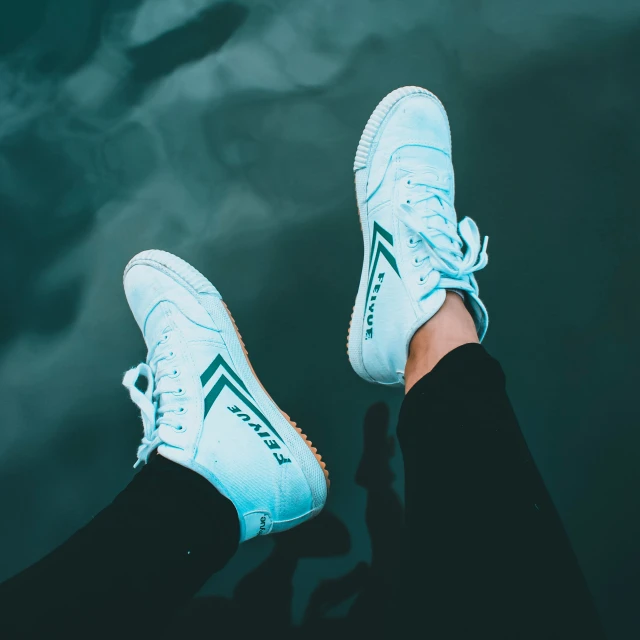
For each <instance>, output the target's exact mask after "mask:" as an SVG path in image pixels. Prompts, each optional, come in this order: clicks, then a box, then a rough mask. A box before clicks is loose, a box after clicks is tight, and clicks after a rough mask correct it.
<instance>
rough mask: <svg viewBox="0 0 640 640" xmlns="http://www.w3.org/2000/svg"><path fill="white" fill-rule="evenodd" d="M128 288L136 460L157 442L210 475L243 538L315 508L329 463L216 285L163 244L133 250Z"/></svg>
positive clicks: (128, 377)
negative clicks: (266, 378) (138, 337)
mask: <svg viewBox="0 0 640 640" xmlns="http://www.w3.org/2000/svg"><path fill="white" fill-rule="evenodd" d="M124 287H125V292H126V296H127V300H128V302H129V306H130V307H131V310H132V312H133V315H134V317H135V319H136V321H137V323H138V325H139V327H140V329H141V331H142V333H143V335H144V339H145V342H146V344H147V348H148V356H147V361H146V362H145V363H142V364H140V365H139V366H138V367H136V368H135V369H132V370H131V371H129V372H127V374H125V377H124V380H123V384H124V385H125V386H126V387H127V388H128V389H129V392H130V394H131V398H132V400H133V401H134V402H135V403H136V404H137V405H138V406H139V407H140V409H141V413H142V421H143V426H144V437H143V439H142V443H141V445H140V447H139V449H138V462H137V463H136V465H135V466H138V464H140V463H142V462H146V461H147V460H148V458H149V455H150V454H151V453H152V452H153V451H154V450H156V449H157V452H158V453H159V454H160V455H162V456H164V457H166V458H168V459H169V460H173V461H174V462H176V463H178V464H180V465H183V466H185V467H188V468H189V469H192V470H193V471H195V472H197V473H199V474H201V475H202V476H204V477H205V478H206V479H207V480H209V481H210V482H211V483H212V484H213V485H214V486H215V487H216V488H217V489H218V490H219V491H220V493H222V494H223V495H224V496H226V497H227V498H229V499H230V500H231V501H232V502H233V504H234V505H235V507H236V510H237V512H238V517H239V521H240V540H241V541H244V540H248V539H249V538H253V537H255V536H258V535H265V534H268V533H271V532H278V531H283V530H286V529H289V528H291V527H293V526H295V525H297V524H299V523H302V522H304V521H305V520H308V519H309V518H311V517H313V516H314V515H316V514H317V513H319V512H320V510H321V509H322V507H323V506H324V503H325V501H326V496H327V488H328V473H327V472H326V470H325V465H324V462H322V461H321V458H320V456H319V455H317V451H316V450H315V449H314V448H312V447H311V442H308V441H307V440H306V436H305V435H304V434H302V432H301V430H300V429H299V428H298V427H296V426H295V424H294V423H292V422H290V420H289V418H288V416H287V415H286V414H283V413H282V412H281V411H280V409H278V407H277V406H276V404H275V403H274V402H273V400H272V399H271V398H270V396H269V395H268V394H267V393H266V391H265V390H264V388H263V387H262V385H261V384H260V382H259V381H258V379H257V377H256V375H255V373H254V372H253V369H252V367H251V365H250V363H249V361H248V358H247V355H246V351H245V349H244V345H243V344H242V341H241V339H240V336H239V335H238V333H237V329H236V327H235V323H234V321H233V319H232V317H231V315H230V314H229V311H228V309H227V307H226V305H225V304H224V302H223V301H222V298H221V296H220V294H219V293H218V291H217V290H216V289H215V287H213V285H212V284H211V283H210V282H209V281H208V280H207V279H206V278H204V276H202V275H201V274H200V273H199V272H198V271H196V270H195V269H194V268H193V267H191V266H190V265H188V264H187V263H186V262H184V261H183V260H181V259H180V258H177V257H176V256H173V255H171V254H169V253H166V252H164V251H145V252H143V253H140V254H138V255H137V256H135V257H134V258H133V259H132V260H131V262H129V264H128V265H127V267H126V270H125V274H124ZM145 378H146V381H145V380H144V379H145ZM145 382H146V388H145V385H144V384H143V383H145Z"/></svg>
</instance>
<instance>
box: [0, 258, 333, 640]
mask: <svg viewBox="0 0 640 640" xmlns="http://www.w3.org/2000/svg"><path fill="white" fill-rule="evenodd" d="M124 285H125V291H126V294H127V299H128V301H129V305H130V306H131V310H132V311H133V314H134V317H135V319H136V321H137V323H138V325H139V327H140V329H141V330H142V333H143V335H144V338H145V342H146V344H147V347H148V349H149V353H148V356H147V361H146V362H145V363H142V364H140V365H139V366H138V367H137V368H135V369H132V370H131V371H129V372H127V374H126V375H125V377H124V381H123V383H124V385H125V386H126V387H127V388H128V389H129V392H130V394H131V398H132V400H133V401H134V402H135V403H136V404H137V405H138V406H139V407H140V409H141V413H142V422H143V426H144V437H143V439H142V444H141V445H140V447H139V449H138V462H137V463H136V466H138V464H140V463H143V462H144V463H146V462H147V461H148V460H149V457H150V456H151V455H153V458H152V463H151V464H150V466H149V468H148V469H145V470H144V471H142V472H141V473H140V474H139V475H138V476H137V477H136V478H135V479H134V480H133V482H132V483H131V484H130V485H129V487H127V489H126V490H125V491H124V492H123V493H121V494H120V495H119V496H118V497H117V498H116V500H115V501H114V502H113V504H112V505H111V506H109V507H107V509H105V510H104V511H103V512H102V513H100V514H99V515H98V516H97V517H96V518H94V519H93V520H92V521H91V522H90V523H89V524H88V525H87V526H86V527H85V528H84V529H82V530H81V531H80V532H78V533H77V534H76V535H75V536H73V537H72V538H71V539H70V540H69V541H68V542H67V543H65V544H64V545H62V546H61V547H60V548H59V549H57V550H56V551H54V552H53V553H52V554H51V555H49V556H47V557H46V558H45V559H44V560H42V561H41V562H39V563H38V564H36V565H34V566H33V567H31V568H30V569H28V570H27V571H25V572H24V573H22V574H20V575H18V576H16V577H15V578H14V579H12V580H10V581H9V582H8V583H6V584H4V585H2V586H0V605H2V611H3V613H2V614H1V615H0V630H1V626H2V625H11V626H12V627H13V635H12V636H10V637H16V635H17V637H20V635H23V636H24V635H26V636H27V637H33V636H35V637H38V638H39V637H45V636H46V637H49V636H51V635H52V632H53V631H54V630H55V631H62V632H65V634H66V636H67V637H69V636H70V635H72V636H74V635H77V634H78V633H79V632H83V633H84V634H87V629H90V630H91V631H90V632H89V635H90V636H91V637H95V635H96V633H99V632H103V633H107V632H108V631H110V632H115V633H117V634H118V635H119V636H121V634H122V633H127V634H128V635H131V634H133V633H134V632H135V631H136V630H138V629H142V630H144V631H146V632H147V633H148V632H149V627H150V626H151V623H152V622H153V621H154V620H156V619H157V620H158V624H159V625H161V626H162V627H163V629H166V628H167V625H169V624H170V623H171V618H172V615H173V613H174V612H175V610H176V609H177V608H178V607H180V606H181V605H182V604H184V603H185V602H186V601H187V600H188V599H189V598H191V597H192V596H193V595H195V593H196V592H197V591H198V589H199V588H200V587H201V586H202V585H203V583H204V582H205V581H206V579H207V578H208V577H209V576H210V575H211V574H212V573H213V572H214V571H216V570H218V569H220V568H221V567H222V566H223V565H224V564H225V563H226V562H227V560H228V559H229V558H230V557H231V555H232V554H233V553H234V551H235V549H236V547H237V545H238V542H244V541H246V540H250V539H251V538H254V537H257V536H262V535H268V534H270V533H277V532H281V531H286V530H288V529H291V528H292V527H294V526H296V525H297V524H301V523H302V522H305V521H307V520H309V519H310V518H312V517H314V516H315V515H317V514H318V513H319V512H320V511H321V509H322V508H323V507H324V503H325V500H326V496H327V490H328V485H329V482H328V472H327V471H326V468H325V464H324V462H322V460H321V457H320V456H319V455H318V453H317V451H316V449H315V448H314V447H312V446H311V442H309V441H308V440H307V438H306V436H305V435H304V434H303V433H302V431H301V430H300V429H299V428H297V427H296V426H295V424H294V423H292V422H291V421H290V420H289V417H288V416H287V415H286V414H284V413H282V412H281V411H280V409H279V408H278V407H277V405H276V404H275V403H274V402H273V400H272V399H271V397H270V396H269V395H268V394H267V392H266V391H265V389H264V388H263V387H262V385H261V384H260V382H259V381H258V379H257V377H256V375H255V372H254V371H253V368H252V367H251V365H250V363H249V360H248V357H247V354H246V351H245V350H244V345H243V344H242V342H241V340H240V336H239V334H238V332H237V329H236V327H235V323H234V322H233V319H232V318H231V315H230V314H229V311H228V309H227V307H226V305H225V304H224V303H223V302H222V298H221V296H220V294H219V293H218V291H217V290H216V289H215V288H214V286H213V285H212V284H211V283H210V282H209V281H208V280H207V279H206V278H205V277H204V276H202V275H201V274H200V273H198V272H197V271H196V270H195V269H194V268H193V267H191V266H190V265H188V264H187V263H186V262H184V261H182V260H180V258H177V257H176V256H172V255H171V254H168V253H165V252H163V251H146V252H143V253H141V254H139V255H138V256H136V257H135V258H134V259H133V260H131V262H130V263H129V265H128V266H127V268H126V270H125V277H124ZM142 379H146V385H141V380H142ZM141 386H143V387H144V391H143V390H142V388H141ZM156 450H157V453H158V455H156V454H155V451H156ZM7 610H8V611H10V614H8V615H6V616H5V615H4V612H5V611H7ZM159 613H160V614H161V615H158V614H159ZM132 627H133V628H132ZM96 630H97V631H96ZM41 631H42V633H41ZM45 632H46V633H45Z"/></svg>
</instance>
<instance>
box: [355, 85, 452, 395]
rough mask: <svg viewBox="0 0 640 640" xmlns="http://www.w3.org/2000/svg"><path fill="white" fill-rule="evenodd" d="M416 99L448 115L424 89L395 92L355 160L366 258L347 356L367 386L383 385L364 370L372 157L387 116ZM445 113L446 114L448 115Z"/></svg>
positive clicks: (372, 120) (365, 133)
mask: <svg viewBox="0 0 640 640" xmlns="http://www.w3.org/2000/svg"><path fill="white" fill-rule="evenodd" d="M413 95H426V96H429V97H430V98H433V99H434V100H435V101H436V102H437V103H438V104H439V105H440V107H441V108H442V110H443V111H445V109H444V106H443V105H442V103H441V102H440V100H439V99H438V97H437V96H436V95H434V94H433V93H431V91H428V90H427V89H423V88H422V87H401V88H400V89H396V90H395V91H392V92H391V93H390V94H389V95H387V96H386V97H385V98H383V99H382V100H381V101H380V103H379V104H378V106H377V107H376V108H375V110H374V112H373V113H372V114H371V117H370V118H369V121H368V122H367V125H366V127H365V128H364V131H363V132H362V136H361V137H360V142H359V143H358V149H357V151H356V157H355V161H354V164H353V171H354V173H355V178H356V179H355V183H356V200H357V202H358V216H359V219H360V228H361V229H362V236H363V241H364V256H363V261H362V273H361V276H360V285H359V287H358V293H357V295H356V302H355V305H354V307H353V312H352V313H351V321H350V323H349V332H348V334H347V355H348V356H349V362H350V363H351V366H352V367H353V370H354V371H355V372H356V373H357V374H358V375H359V376H360V377H361V378H362V379H363V380H366V381H367V382H372V383H376V384H380V383H379V381H378V380H375V379H374V378H372V377H371V375H369V373H368V371H367V370H366V368H365V366H364V360H363V357H362V344H363V333H364V321H365V305H366V302H367V301H366V292H367V284H368V280H369V252H370V249H371V246H370V244H371V242H370V237H369V224H368V220H367V215H368V211H367V204H366V197H367V193H366V191H367V181H368V175H366V174H367V173H368V169H369V167H370V166H371V163H370V160H371V157H372V155H373V153H374V152H375V150H376V147H377V143H378V140H379V138H380V135H381V133H382V125H383V124H384V122H385V120H386V118H387V116H388V115H389V114H390V113H391V111H392V110H393V109H394V107H395V106H396V105H397V104H398V103H399V102H400V101H401V100H402V99H403V98H406V97H408V96H413ZM445 113H446V111H445ZM362 171H364V172H365V176H366V177H365V178H364V179H363V178H361V177H360V175H359V172H362ZM386 386H402V385H401V384H393V385H386Z"/></svg>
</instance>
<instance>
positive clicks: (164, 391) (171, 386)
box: [122, 329, 187, 469]
mask: <svg viewBox="0 0 640 640" xmlns="http://www.w3.org/2000/svg"><path fill="white" fill-rule="evenodd" d="M168 339H169V330H168V329H167V330H165V333H164V335H163V336H162V339H161V340H159V341H158V342H157V343H156V344H155V345H154V347H153V348H152V349H151V350H150V351H149V357H148V364H147V363H145V362H142V363H140V364H139V365H138V366H137V367H135V368H133V369H130V370H129V371H127V373H125V374H124V378H123V380H122V384H123V385H124V386H125V387H126V388H127V389H128V390H129V395H130V396H131V400H133V402H134V404H135V405H137V406H138V408H139V409H140V414H141V416H142V427H143V430H144V434H143V437H142V442H141V444H140V446H139V447H138V453H137V458H138V459H137V460H136V463H135V464H134V465H133V468H134V469H135V468H136V467H138V466H139V465H140V464H141V463H143V462H144V463H145V464H146V463H147V462H148V461H149V456H150V455H151V454H152V453H153V452H154V451H155V450H156V449H157V448H158V446H159V445H161V444H162V443H164V442H165V441H164V439H163V438H162V436H161V435H160V427H161V426H163V425H164V426H167V427H170V428H172V429H174V430H175V431H178V432H180V431H184V427H183V426H182V425H181V424H179V423H178V417H177V415H183V414H184V413H186V411H187V410H186V408H185V407H184V406H182V405H180V404H179V403H177V402H175V401H174V402H172V398H175V396H182V395H184V390H183V389H182V388H179V387H176V383H175V379H176V378H178V376H179V375H180V372H179V371H178V369H176V368H175V367H171V366H170V365H169V362H170V361H171V360H173V359H174V357H175V353H174V352H173V351H169V352H167V351H166V349H160V348H159V347H161V346H162V345H165V344H166V343H167V341H168ZM141 377H143V378H146V379H147V388H146V389H145V391H144V392H143V391H141V390H140V389H139V388H138V386H137V384H136V383H137V382H138V380H139V379H140V378H141Z"/></svg>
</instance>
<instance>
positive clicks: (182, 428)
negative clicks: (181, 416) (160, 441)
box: [173, 424, 187, 433]
mask: <svg viewBox="0 0 640 640" xmlns="http://www.w3.org/2000/svg"><path fill="white" fill-rule="evenodd" d="M173 430H174V431H176V432H177V433H184V432H185V431H186V430H187V427H185V426H184V425H183V424H179V425H177V426H175V427H173Z"/></svg>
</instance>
